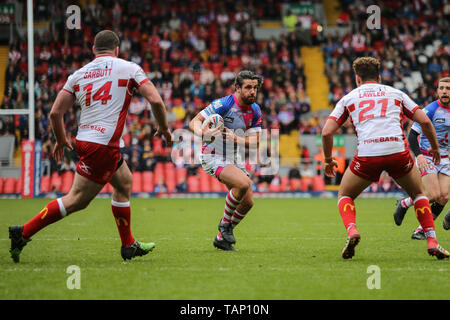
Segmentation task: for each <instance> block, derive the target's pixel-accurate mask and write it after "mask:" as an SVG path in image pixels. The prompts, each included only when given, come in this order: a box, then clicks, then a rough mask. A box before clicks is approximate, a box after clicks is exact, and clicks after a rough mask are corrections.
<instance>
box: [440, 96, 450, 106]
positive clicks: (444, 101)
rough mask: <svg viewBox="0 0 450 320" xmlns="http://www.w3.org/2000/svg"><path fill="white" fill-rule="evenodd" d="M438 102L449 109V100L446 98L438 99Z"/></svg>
mask: <svg viewBox="0 0 450 320" xmlns="http://www.w3.org/2000/svg"><path fill="white" fill-rule="evenodd" d="M439 101H440V102H441V104H442V105H443V106H444V107H446V108H449V107H450V98H449V97H448V96H445V97H439Z"/></svg>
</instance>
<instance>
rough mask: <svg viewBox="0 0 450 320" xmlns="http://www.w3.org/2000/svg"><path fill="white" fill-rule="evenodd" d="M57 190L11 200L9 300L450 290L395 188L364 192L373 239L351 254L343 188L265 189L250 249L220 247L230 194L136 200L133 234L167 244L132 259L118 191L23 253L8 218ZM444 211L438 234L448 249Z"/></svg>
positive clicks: (247, 242) (1, 289) (33, 208)
mask: <svg viewBox="0 0 450 320" xmlns="http://www.w3.org/2000/svg"><path fill="white" fill-rule="evenodd" d="M48 201H49V200H48V199H34V200H0V230H2V231H1V236H0V249H1V250H0V252H1V253H2V254H1V255H0V279H1V280H0V299H167V300H172V299H173V300H181V299H189V300H191V299H192V300H201V299H207V300H216V299H224V300H228V299H233V300H248V299H256V300H260V299H274V300H293V299H448V292H450V282H449V281H448V274H449V272H450V262H449V261H448V260H446V261H438V260H437V259H436V258H433V257H430V256H428V254H427V253H426V242H425V241H418V240H415V241H414V240H410V235H411V232H412V230H414V228H415V227H416V225H417V222H416V220H415V217H414V213H413V210H410V211H409V212H408V214H407V216H406V218H405V221H404V223H403V225H402V226H401V227H397V226H396V225H395V224H394V222H393V219H392V212H393V210H394V207H395V201H394V199H358V200H357V201H356V206H357V223H358V229H359V231H360V233H361V236H362V240H361V243H360V244H359V246H358V247H357V250H356V256H355V257H354V258H353V259H352V260H348V261H347V260H343V259H342V258H341V250H342V248H343V246H344V244H345V236H346V234H345V229H344V227H343V224H342V221H341V219H340V217H339V214H338V212H337V208H336V199H255V206H254V208H253V209H252V211H251V212H250V213H249V215H248V217H246V218H245V220H243V222H242V223H241V224H240V225H239V226H238V227H237V228H236V230H235V236H236V239H237V243H236V247H237V248H239V249H240V251H239V252H223V251H219V250H217V249H215V248H214V247H213V246H212V240H213V238H214V236H215V234H216V232H217V224H218V222H219V219H220V217H221V213H222V211H223V204H224V200H223V199H132V201H131V203H132V230H133V234H134V236H135V237H136V239H138V240H140V241H144V242H145V241H152V242H155V243H156V248H155V249H154V250H153V252H152V253H150V254H148V255H147V256H144V257H139V258H136V259H135V260H132V261H130V262H127V263H126V264H124V263H123V262H122V259H121V257H120V240H119V237H118V233H117V229H116V226H115V222H114V219H113V217H112V213H111V209H110V200H109V199H95V200H94V201H93V202H92V203H91V205H90V206H89V207H88V208H87V209H85V210H84V211H82V212H79V213H75V214H73V215H71V216H69V217H67V218H65V219H63V220H61V221H59V222H57V223H55V224H53V225H51V226H49V227H47V228H46V229H44V230H42V231H41V232H39V233H38V234H36V235H35V236H34V237H33V241H32V242H30V243H29V244H28V245H27V246H26V247H25V248H24V251H23V252H22V255H21V262H20V263H18V264H15V263H13V261H12V260H11V258H10V256H9V252H8V250H9V245H10V241H9V239H8V232H7V230H8V226H9V225H15V224H23V223H24V222H26V221H28V220H29V219H30V218H32V217H33V216H34V215H35V214H36V213H37V212H39V211H40V210H41V208H42V207H43V206H45V204H46V203H47V202H48ZM444 212H445V211H444ZM441 220H442V217H440V218H439V219H438V221H437V223H436V230H437V235H438V239H439V240H440V244H441V245H442V246H443V247H445V248H447V249H449V248H450V232H446V231H444V230H443V229H442V225H441ZM71 265H76V266H79V267H80V270H81V289H80V290H77V289H74V290H69V289H68V288H67V284H66V283H67V279H68V277H69V276H70V274H68V273H66V270H67V268H68V267H69V266H71ZM371 265H376V266H378V267H379V268H380V272H381V273H380V274H381V278H380V279H381V288H380V289H372V290H369V289H368V287H367V279H368V277H369V276H371V274H369V273H367V269H368V267H369V266H371Z"/></svg>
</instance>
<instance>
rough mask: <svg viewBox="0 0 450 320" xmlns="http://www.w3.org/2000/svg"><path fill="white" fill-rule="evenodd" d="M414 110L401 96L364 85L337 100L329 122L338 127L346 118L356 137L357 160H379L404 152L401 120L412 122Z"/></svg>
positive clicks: (375, 85) (385, 88)
mask: <svg viewBox="0 0 450 320" xmlns="http://www.w3.org/2000/svg"><path fill="white" fill-rule="evenodd" d="M417 109H419V106H418V105H417V104H416V103H415V102H414V101H412V99H411V98H409V97H408V96H407V95H406V94H405V93H404V92H402V91H400V90H397V89H395V88H392V87H390V86H386V85H382V84H379V83H365V84H363V85H361V86H359V87H358V88H356V89H353V90H352V91H351V92H349V93H348V94H347V95H345V96H344V97H343V98H342V99H341V100H339V102H338V103H337V104H336V107H335V108H334V110H333V111H332V113H331V114H330V116H329V118H330V119H334V120H335V121H337V123H338V124H339V125H342V124H343V123H344V122H345V121H346V120H347V119H348V118H350V121H351V123H352V125H353V127H354V128H355V132H356V135H357V137H358V148H357V156H360V157H372V156H382V155H389V154H394V153H399V152H403V151H405V150H407V148H408V143H407V141H406V138H405V135H404V132H403V126H402V118H403V114H405V115H406V116H407V117H408V118H412V116H413V115H414V112H416V110H417Z"/></svg>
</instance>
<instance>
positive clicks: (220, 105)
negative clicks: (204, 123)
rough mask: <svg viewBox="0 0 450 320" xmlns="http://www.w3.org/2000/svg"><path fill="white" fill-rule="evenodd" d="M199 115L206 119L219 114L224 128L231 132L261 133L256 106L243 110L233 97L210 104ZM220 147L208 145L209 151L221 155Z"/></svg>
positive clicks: (259, 114) (259, 110)
mask: <svg viewBox="0 0 450 320" xmlns="http://www.w3.org/2000/svg"><path fill="white" fill-rule="evenodd" d="M200 114H201V115H202V116H203V117H205V118H207V117H208V116H210V115H212V114H219V115H220V116H221V117H222V118H223V121H224V125H225V127H227V128H228V129H231V130H242V132H243V133H246V134H249V133H252V132H261V130H262V129H261V123H262V113H261V108H260V107H259V105H258V104H256V103H253V104H251V105H250V106H249V107H247V108H245V107H243V106H240V105H239V103H238V101H237V99H236V97H235V95H234V94H231V95H229V96H226V97H223V98H219V99H216V100H214V101H213V102H211V103H210V104H209V105H208V106H207V107H206V108H204V109H203V110H202V111H201V112H200ZM221 147H222V146H219V145H217V143H214V142H213V143H210V144H208V148H209V150H215V151H216V153H221Z"/></svg>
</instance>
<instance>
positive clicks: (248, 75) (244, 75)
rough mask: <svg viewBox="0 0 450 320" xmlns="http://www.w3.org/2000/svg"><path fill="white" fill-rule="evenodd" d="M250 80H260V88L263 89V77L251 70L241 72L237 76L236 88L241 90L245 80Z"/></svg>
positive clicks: (235, 80)
mask: <svg viewBox="0 0 450 320" xmlns="http://www.w3.org/2000/svg"><path fill="white" fill-rule="evenodd" d="M246 79H249V80H258V88H260V87H261V85H262V83H263V81H264V80H263V77H262V76H260V75H258V74H256V73H254V72H253V71H250V70H242V71H241V72H239V73H238V74H237V76H236V78H235V79H234V87H235V88H241V87H242V84H243V83H244V80H246Z"/></svg>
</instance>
